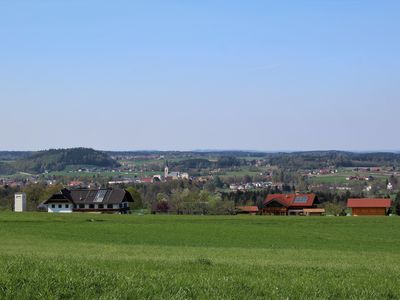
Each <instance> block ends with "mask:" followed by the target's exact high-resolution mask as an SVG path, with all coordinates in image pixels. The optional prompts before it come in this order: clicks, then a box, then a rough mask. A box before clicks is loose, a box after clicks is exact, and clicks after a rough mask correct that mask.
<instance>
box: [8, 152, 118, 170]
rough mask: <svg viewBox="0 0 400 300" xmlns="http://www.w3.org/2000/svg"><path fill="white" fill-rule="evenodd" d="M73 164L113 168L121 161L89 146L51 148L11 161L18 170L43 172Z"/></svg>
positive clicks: (12, 165) (11, 164) (61, 168)
mask: <svg viewBox="0 0 400 300" xmlns="http://www.w3.org/2000/svg"><path fill="white" fill-rule="evenodd" d="M71 165H92V166H97V167H107V168H113V167H118V166H119V163H118V162H117V161H115V160H113V159H112V158H110V157H109V156H108V155H107V154H105V153H104V152H102V151H96V150H94V149H88V148H71V149H50V150H45V151H39V152H34V153H33V154H32V155H31V156H29V157H26V158H23V159H20V160H16V161H14V162H10V166H11V167H12V168H14V169H15V170H17V171H21V172H30V173H43V172H45V171H61V170H64V169H65V167H66V166H71Z"/></svg>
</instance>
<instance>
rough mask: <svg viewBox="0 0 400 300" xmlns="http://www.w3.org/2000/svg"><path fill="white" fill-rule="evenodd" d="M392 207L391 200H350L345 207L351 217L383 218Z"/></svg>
mask: <svg viewBox="0 0 400 300" xmlns="http://www.w3.org/2000/svg"><path fill="white" fill-rule="evenodd" d="M391 206H392V200H390V199H379V198H361V199H355V198H350V199H348V200H347V207H348V208H351V213H352V215H353V216H385V215H387V214H388V211H389V208H390V207H391Z"/></svg>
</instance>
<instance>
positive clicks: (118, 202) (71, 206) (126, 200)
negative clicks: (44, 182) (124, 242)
mask: <svg viewBox="0 0 400 300" xmlns="http://www.w3.org/2000/svg"><path fill="white" fill-rule="evenodd" d="M131 202H133V199H132V196H131V194H130V193H129V192H128V191H126V190H123V189H110V188H108V189H93V190H92V189H74V190H68V189H62V190H61V191H60V192H59V193H56V194H54V195H52V196H51V197H50V198H49V199H47V200H46V201H45V202H43V205H45V206H46V207H47V211H48V212H60V213H71V212H98V213H123V214H126V213H130V207H129V204H130V203H131Z"/></svg>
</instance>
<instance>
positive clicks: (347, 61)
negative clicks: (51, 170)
mask: <svg viewBox="0 0 400 300" xmlns="http://www.w3.org/2000/svg"><path fill="white" fill-rule="evenodd" d="M399 15H400V1H389V0H384V1H378V0H376V1H368V0H360V1H356V0H354V1H353V0H348V1H345V0H325V1H324V0H318V1H317V0H314V1H313V0H309V1H300V0H298V1H218V0H216V1H183V0H181V1H118V0H117V1H100V0H97V1H89V0H84V1H75V0H68V1H67V0H64V1H61V0H58V1H50V0H30V1H28V0H13V1H11V0H2V1H1V0H0V41H1V42H0V104H1V112H2V113H1V115H0V128H1V129H2V135H1V139H0V150H39V149H47V148H58V147H74V146H84V147H93V148H96V149H104V150H136V149H160V150H191V149H252V150H266V151H275V150H316V149H321V150H322V149H345V150H382V149H384V150H399V149H400V139H398V138H397V134H398V132H399V130H400V125H399V124H400V123H399V120H398V116H399V112H400V87H399V83H400V58H399V54H400V39H399V36H400V20H399V18H398V16H399Z"/></svg>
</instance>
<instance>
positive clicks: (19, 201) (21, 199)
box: [14, 193, 26, 212]
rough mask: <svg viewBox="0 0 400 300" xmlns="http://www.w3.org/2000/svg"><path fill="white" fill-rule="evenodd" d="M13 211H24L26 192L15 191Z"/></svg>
mask: <svg viewBox="0 0 400 300" xmlns="http://www.w3.org/2000/svg"><path fill="white" fill-rule="evenodd" d="M14 211H15V212H23V211H26V194H25V193H16V194H15V196H14Z"/></svg>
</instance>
